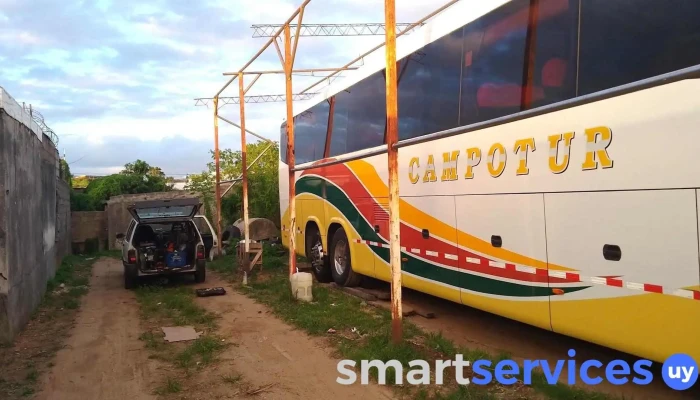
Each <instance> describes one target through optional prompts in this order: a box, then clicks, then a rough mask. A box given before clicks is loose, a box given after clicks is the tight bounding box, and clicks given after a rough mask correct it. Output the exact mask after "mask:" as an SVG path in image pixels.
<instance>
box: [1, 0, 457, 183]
mask: <svg viewBox="0 0 700 400" xmlns="http://www.w3.org/2000/svg"><path fill="white" fill-rule="evenodd" d="M300 2H301V0H295V1H288V0H197V1H193V0H157V1H147V2H146V1H135V0H121V1H111V0H97V1H87V0H85V1H79V0H63V1H57V0H0V86H2V87H4V88H5V90H7V91H8V92H9V93H10V94H11V95H12V96H13V97H14V98H15V99H16V100H17V101H19V102H26V103H31V104H32V105H33V106H34V108H36V109H37V110H39V111H40V112H41V113H42V114H43V115H44V117H45V120H46V123H47V125H48V126H50V127H51V128H52V129H53V130H54V131H55V132H56V133H57V134H58V135H59V137H60V144H59V151H60V152H61V154H63V153H64V152H65V154H66V159H67V160H68V161H69V162H71V169H72V171H73V172H74V173H75V174H82V173H88V174H107V173H112V172H116V171H118V170H119V169H120V168H121V166H122V165H123V164H125V163H127V162H131V161H133V160H135V159H137V158H141V159H143V160H146V161H147V162H149V163H150V164H152V165H157V166H160V167H161V168H163V170H164V171H165V172H166V173H167V174H171V175H173V176H176V177H181V176H183V177H184V174H188V173H197V172H200V171H201V170H203V169H204V168H205V166H206V163H207V162H208V161H209V160H210V156H209V153H208V150H209V149H211V148H213V117H212V110H211V108H209V109H207V108H205V107H195V106H194V101H193V100H192V99H193V98H195V97H211V96H213V95H214V94H215V93H216V92H217V91H218V90H219V88H220V87H221V86H223V84H224V83H225V82H226V78H225V77H223V76H222V75H221V74H222V72H224V71H236V70H238V68H240V67H241V66H242V65H243V64H244V63H245V62H247V61H248V59H250V57H252V55H254V54H255V53H256V52H257V50H258V49H259V48H260V47H261V46H262V45H263V44H264V43H265V40H266V39H262V38H252V29H251V28H250V26H251V25H252V24H260V23H282V22H284V20H286V19H287V18H288V17H289V15H291V13H292V12H293V10H294V9H295V8H296V7H297V6H298V4H299V3H300ZM397 3H398V5H397V20H398V21H399V22H412V21H415V20H417V19H419V18H420V17H422V16H424V15H426V14H428V13H429V12H430V11H432V10H434V9H436V8H438V7H440V6H441V5H442V4H443V3H444V1H443V0H399V1H397ZM383 4H384V2H383V0H312V1H311V3H309V5H308V6H307V9H306V13H305V16H304V23H348V22H383V21H384V14H383ZM382 41H383V37H382V36H375V37H335V38H316V37H311V38H310V37H302V38H301V40H300V43H299V50H298V54H297V57H296V65H295V67H296V68H314V67H317V68H318V67H335V66H341V65H342V64H344V63H345V62H347V61H350V60H351V59H353V58H355V57H356V56H358V55H359V54H361V53H363V52H365V51H366V50H367V49H369V48H371V47H373V46H374V45H376V44H377V43H380V42H382ZM251 68H254V69H281V66H280V64H279V60H278V58H277V54H276V52H275V50H274V48H273V47H270V49H268V50H267V51H266V52H265V53H264V54H263V56H262V57H260V58H259V60H258V61H256V62H255V63H254V64H253V65H252V66H251ZM294 79H295V81H294V82H295V84H294V89H295V92H296V91H300V90H302V89H304V88H306V87H307V86H308V85H310V84H311V83H313V82H315V81H316V80H317V79H318V78H311V77H295V78H294ZM232 86H235V87H231V88H230V89H227V91H226V92H224V94H223V95H229V96H236V95H237V90H238V86H237V85H232ZM280 93H284V80H283V78H282V77H281V76H272V75H267V76H263V77H262V78H261V79H260V80H258V82H257V83H256V84H255V86H254V87H253V89H251V91H250V92H249V94H251V95H254V94H280ZM221 113H222V114H223V115H224V116H226V117H228V118H230V119H232V120H234V121H235V122H237V121H238V106H226V107H224V108H222V111H221ZM284 113H285V109H284V103H268V104H251V105H249V106H248V107H247V108H246V124H247V128H248V129H250V130H252V131H254V132H257V133H259V134H261V135H263V136H266V137H269V138H272V139H275V140H278V137H277V136H278V135H279V125H280V123H281V121H282V118H283V117H284V115H285V114H284ZM220 126H221V128H220V133H221V135H220V137H221V139H220V143H221V146H222V147H225V148H234V149H237V148H240V136H239V132H240V131H239V130H238V129H237V128H234V127H232V126H226V124H222V125H220ZM248 140H253V138H252V137H250V136H249V139H248Z"/></svg>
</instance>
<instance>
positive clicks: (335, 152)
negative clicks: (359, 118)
mask: <svg viewBox="0 0 700 400" xmlns="http://www.w3.org/2000/svg"><path fill="white" fill-rule="evenodd" d="M347 90H349V89H346V91H342V92H340V93H338V94H336V95H335V106H334V107H333V108H334V110H333V134H332V135H331V148H330V154H329V155H330V156H339V155H343V154H345V153H347V152H348V151H347V150H348V145H347V138H348V107H347V103H348V101H347V97H348V96H350V94H349V93H348V92H347Z"/></svg>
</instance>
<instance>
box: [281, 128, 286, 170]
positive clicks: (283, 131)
mask: <svg viewBox="0 0 700 400" xmlns="http://www.w3.org/2000/svg"><path fill="white" fill-rule="evenodd" d="M280 157H281V158H280V159H281V160H282V162H283V163H285V164H286V163H287V123H286V122H282V125H281V126H280Z"/></svg>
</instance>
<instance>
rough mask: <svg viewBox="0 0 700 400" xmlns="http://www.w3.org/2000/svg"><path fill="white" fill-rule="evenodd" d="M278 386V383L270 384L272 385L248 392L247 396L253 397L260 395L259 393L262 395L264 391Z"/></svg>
mask: <svg viewBox="0 0 700 400" xmlns="http://www.w3.org/2000/svg"><path fill="white" fill-rule="evenodd" d="M276 384H277V382H273V383H270V384H267V385H264V386H260V387H259V388H257V389H253V390H249V391H247V392H246V394H247V395H248V396H252V395H255V394H258V393H260V392H264V391H266V390H269V389H270V388H272V387H273V386H275V385H276Z"/></svg>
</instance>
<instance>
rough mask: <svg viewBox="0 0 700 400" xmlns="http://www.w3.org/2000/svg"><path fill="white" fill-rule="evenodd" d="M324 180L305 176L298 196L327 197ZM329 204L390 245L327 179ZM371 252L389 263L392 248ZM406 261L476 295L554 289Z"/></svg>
mask: <svg viewBox="0 0 700 400" xmlns="http://www.w3.org/2000/svg"><path fill="white" fill-rule="evenodd" d="M321 180H322V179H321V178H319V177H316V176H309V177H306V176H305V177H302V178H301V179H299V180H298V181H297V183H296V186H295V187H296V193H297V194H301V193H310V194H314V195H316V196H319V197H323V184H322V182H321ZM326 201H328V202H329V203H331V204H332V205H333V206H334V207H335V208H337V209H338V211H340V213H342V214H343V216H344V217H345V218H346V219H347V220H348V221H350V223H351V224H352V226H353V227H354V228H355V230H356V231H357V232H358V234H359V235H360V237H361V238H362V239H363V240H369V241H373V242H377V243H386V241H385V240H383V239H382V238H381V237H379V235H377V233H376V232H375V231H374V229H373V228H372V226H370V224H369V223H367V221H366V220H365V219H364V218H363V217H362V214H361V213H360V211H359V210H358V209H357V208H356V207H355V205H354V204H353V203H352V202H351V201H350V199H349V198H348V197H347V196H346V195H345V193H343V192H342V191H341V190H340V189H339V188H338V187H337V186H336V185H335V184H333V183H332V182H330V181H328V180H326ZM370 249H371V250H372V251H373V252H374V253H375V254H376V255H377V256H379V257H380V258H381V259H382V260H384V261H385V262H387V263H388V262H389V249H386V248H380V247H376V246H370ZM402 258H406V259H407V261H404V262H402V263H401V269H402V270H403V271H405V272H408V273H410V274H413V275H416V276H419V277H421V278H425V279H428V280H431V281H435V282H439V283H444V284H447V285H450V286H454V287H458V288H462V289H466V290H470V291H474V292H479V293H484V294H493V295H499V296H512V297H542V296H550V295H552V289H551V288H549V287H542V286H528V285H522V284H518V283H513V282H507V281H502V280H500V279H497V278H487V277H483V276H479V275H473V274H471V273H469V272H468V271H465V272H460V271H455V270H453V269H449V268H444V267H440V266H437V265H435V264H432V263H429V262H426V261H423V260H421V259H418V258H416V257H414V256H413V255H411V254H410V253H402ZM588 287H590V286H576V287H566V288H561V289H562V290H563V291H564V293H571V292H576V291H579V290H583V289H586V288H588Z"/></svg>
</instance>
